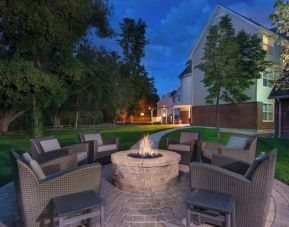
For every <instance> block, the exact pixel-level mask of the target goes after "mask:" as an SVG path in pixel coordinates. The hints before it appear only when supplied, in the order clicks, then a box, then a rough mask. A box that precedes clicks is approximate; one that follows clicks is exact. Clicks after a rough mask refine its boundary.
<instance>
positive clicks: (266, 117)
mask: <svg viewBox="0 0 289 227" xmlns="http://www.w3.org/2000/svg"><path fill="white" fill-rule="evenodd" d="M273 114H274V111H273V104H269V103H263V121H273Z"/></svg>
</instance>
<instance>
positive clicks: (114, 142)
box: [79, 132, 119, 164]
mask: <svg viewBox="0 0 289 227" xmlns="http://www.w3.org/2000/svg"><path fill="white" fill-rule="evenodd" d="M79 140H80V142H81V143H89V157H88V162H89V163H91V162H96V161H97V162H99V163H101V164H108V163H111V154H113V153H115V152H118V151H119V139H118V138H116V139H106V140H104V139H103V138H102V136H101V133H100V132H81V133H79Z"/></svg>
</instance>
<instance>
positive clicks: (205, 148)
mask: <svg viewBox="0 0 289 227" xmlns="http://www.w3.org/2000/svg"><path fill="white" fill-rule="evenodd" d="M256 145H257V138H256V137H250V136H244V135H232V136H231V137H230V138H229V141H228V143H227V144H226V145H221V144H217V143H209V142H203V143H202V155H203V157H205V159H208V160H212V155H213V154H221V155H224V156H227V157H231V158H234V159H236V160H240V161H243V162H247V163H249V164H251V163H252V162H253V161H254V160H255V155H256Z"/></svg>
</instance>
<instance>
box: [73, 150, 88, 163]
mask: <svg viewBox="0 0 289 227" xmlns="http://www.w3.org/2000/svg"><path fill="white" fill-rule="evenodd" d="M76 155H77V162H81V161H83V160H85V159H87V153H86V152H77V153H76Z"/></svg>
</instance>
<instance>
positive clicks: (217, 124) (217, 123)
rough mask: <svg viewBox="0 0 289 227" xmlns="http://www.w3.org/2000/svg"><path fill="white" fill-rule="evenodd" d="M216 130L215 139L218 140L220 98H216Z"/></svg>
mask: <svg viewBox="0 0 289 227" xmlns="http://www.w3.org/2000/svg"><path fill="white" fill-rule="evenodd" d="M216 130H217V137H218V138H220V136H221V134H220V97H219V96H218V97H217V102H216Z"/></svg>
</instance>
